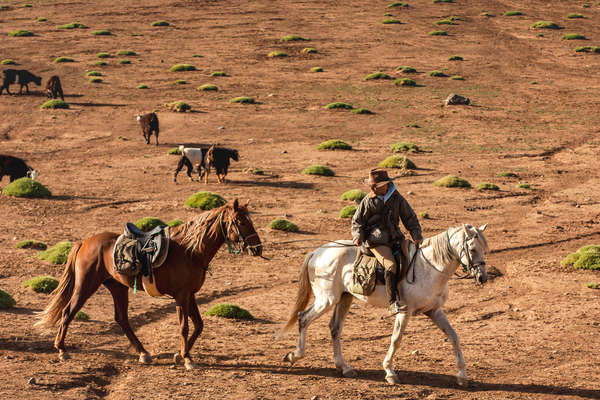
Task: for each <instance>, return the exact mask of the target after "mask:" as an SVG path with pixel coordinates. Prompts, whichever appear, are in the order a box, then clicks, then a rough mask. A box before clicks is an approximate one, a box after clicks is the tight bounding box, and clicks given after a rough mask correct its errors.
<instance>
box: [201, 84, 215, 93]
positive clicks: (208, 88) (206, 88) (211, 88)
mask: <svg viewBox="0 0 600 400" xmlns="http://www.w3.org/2000/svg"><path fill="white" fill-rule="evenodd" d="M198 90H200V91H203V92H209V91H213V92H216V91H218V90H219V88H218V87H217V85H213V84H210V83H206V84H204V85H202V86H199V87H198Z"/></svg>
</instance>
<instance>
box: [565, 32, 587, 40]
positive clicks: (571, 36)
mask: <svg viewBox="0 0 600 400" xmlns="http://www.w3.org/2000/svg"><path fill="white" fill-rule="evenodd" d="M560 39H561V40H586V39H587V38H586V37H585V36H584V35H581V34H579V33H567V34H566V35H562V36H561V38H560Z"/></svg>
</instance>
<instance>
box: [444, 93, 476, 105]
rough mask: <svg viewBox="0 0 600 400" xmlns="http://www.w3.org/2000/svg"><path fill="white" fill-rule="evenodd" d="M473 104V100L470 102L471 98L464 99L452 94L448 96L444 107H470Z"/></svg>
mask: <svg viewBox="0 0 600 400" xmlns="http://www.w3.org/2000/svg"><path fill="white" fill-rule="evenodd" d="M469 104H471V100H469V98H467V97H463V96H460V95H458V94H454V93H452V94H450V95H448V97H447V98H446V100H444V105H446V106H457V105H467V106H468V105H469Z"/></svg>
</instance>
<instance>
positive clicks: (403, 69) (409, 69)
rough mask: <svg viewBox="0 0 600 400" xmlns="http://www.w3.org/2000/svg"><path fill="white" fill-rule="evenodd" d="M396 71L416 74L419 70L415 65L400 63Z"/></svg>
mask: <svg viewBox="0 0 600 400" xmlns="http://www.w3.org/2000/svg"><path fill="white" fill-rule="evenodd" d="M396 71H400V72H404V73H405V74H415V73H416V72H417V70H416V69H415V68H413V67H409V66H408V65H400V66H399V67H396Z"/></svg>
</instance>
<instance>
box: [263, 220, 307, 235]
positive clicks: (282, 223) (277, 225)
mask: <svg viewBox="0 0 600 400" xmlns="http://www.w3.org/2000/svg"><path fill="white" fill-rule="evenodd" d="M269 228H271V229H275V230H278V231H286V232H298V231H299V230H300V229H299V228H298V226H297V225H296V224H294V223H292V222H290V221H288V220H287V219H283V218H275V219H274V220H273V221H271V222H269Z"/></svg>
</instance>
